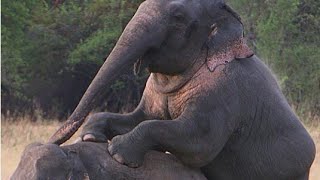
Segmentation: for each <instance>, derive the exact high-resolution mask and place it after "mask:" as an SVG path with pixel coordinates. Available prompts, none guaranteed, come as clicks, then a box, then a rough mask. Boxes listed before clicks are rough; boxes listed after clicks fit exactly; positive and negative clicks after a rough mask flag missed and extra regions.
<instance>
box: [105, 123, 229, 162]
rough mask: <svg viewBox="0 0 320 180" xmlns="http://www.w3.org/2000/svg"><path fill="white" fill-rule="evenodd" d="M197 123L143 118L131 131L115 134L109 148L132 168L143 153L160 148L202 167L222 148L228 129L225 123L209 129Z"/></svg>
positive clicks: (117, 157)
mask: <svg viewBox="0 0 320 180" xmlns="http://www.w3.org/2000/svg"><path fill="white" fill-rule="evenodd" d="M199 121H201V120H199ZM194 122H195V121H193V120H186V121H183V120H178V119H175V120H149V121H144V122H142V123H140V124H139V125H138V126H137V127H136V128H134V129H133V130H132V131H130V132H129V133H127V134H124V135H120V136H116V137H114V138H113V139H112V140H111V143H110V146H109V148H108V150H109V152H110V154H111V155H112V156H113V158H114V159H115V160H117V161H118V162H119V163H121V164H126V165H128V166H130V167H139V166H140V165H141V164H142V162H143V158H144V154H145V153H146V152H147V151H149V150H152V149H156V148H158V147H162V148H163V149H165V150H167V151H169V152H170V153H172V154H174V155H175V156H176V157H177V158H178V159H180V160H181V161H182V162H183V163H184V164H187V165H189V166H192V167H202V166H204V165H206V164H208V163H209V162H210V161H212V159H214V157H215V156H216V155H217V154H218V153H219V152H220V151H221V149H222V148H223V146H224V144H225V143H226V141H227V137H228V134H224V133H225V132H226V130H225V128H224V127H222V126H219V127H216V131H212V132H209V131H208V130H207V129H203V128H202V127H199V124H198V125H195V124H194ZM204 128H206V127H204Z"/></svg>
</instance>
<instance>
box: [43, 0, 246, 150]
mask: <svg viewBox="0 0 320 180" xmlns="http://www.w3.org/2000/svg"><path fill="white" fill-rule="evenodd" d="M242 37H243V26H242V23H241V20H240V18H239V16H238V15H237V14H236V13H235V12H234V11H233V10H232V9H231V8H230V7H229V6H227V5H226V4H225V3H224V1H223V0H146V1H145V2H143V3H142V4H141V5H140V7H139V8H138V10H137V12H136V14H135V15H134V16H133V18H132V19H131V21H130V22H129V23H128V25H127V26H126V28H125V29H124V31H123V33H122V35H121V36H120V38H119V40H118V42H117V43H116V45H115V47H114V49H113V50H112V52H111V53H110V55H109V57H108V58H107V60H106V61H105V63H104V64H103V66H102V67H101V69H100V70H99V72H98V73H97V75H96V77H95V78H94V80H93V81H92V83H91V84H90V86H89V88H88V89H87V91H86V92H85V94H84V96H83V97H82V99H81V101H80V102H79V104H78V106H77V108H76V109H75V110H74V112H73V113H72V115H71V116H70V117H69V119H68V121H67V122H66V123H65V124H64V125H63V126H62V127H61V128H60V129H59V130H58V131H57V132H56V133H55V134H54V135H53V136H52V137H51V138H50V140H49V142H50V143H55V144H61V143H63V142H65V141H66V140H68V139H69V138H70V137H71V136H72V135H73V134H74V132H75V131H77V129H78V128H79V127H80V126H81V124H82V123H83V122H84V120H85V118H86V117H87V115H88V114H89V112H90V111H91V110H92V109H93V108H94V105H95V104H96V101H97V99H99V98H101V94H103V91H104V90H105V89H106V88H107V87H110V85H111V83H112V82H113V80H114V79H115V78H116V77H118V76H119V75H120V74H121V73H123V71H125V70H126V69H127V67H130V66H133V64H135V71H136V72H138V71H139V70H140V69H143V68H148V70H149V71H150V72H152V73H161V74H165V75H176V74H181V73H185V72H189V71H190V69H196V67H197V66H200V65H203V64H205V63H207V66H208V67H209V69H211V70H213V69H214V67H215V66H217V65H219V63H221V62H217V61H212V58H211V59H208V57H211V56H212V57H219V53H220V52H223V51H224V50H225V49H228V47H229V46H230V45H231V44H234V43H238V44H239V45H238V46H235V47H236V49H235V50H232V52H233V53H231V55H230V54H229V55H230V56H232V59H234V58H237V57H240V58H241V57H242V56H248V55H250V52H249V51H247V49H246V46H243V43H242ZM203 52H205V54H206V55H207V56H206V58H199V57H200V56H202V54H203ZM247 52H249V53H247ZM216 54H218V56H214V55H216ZM220 54H221V53H220ZM222 54H223V53H222ZM224 55H225V53H224ZM213 59H214V58H213ZM216 59H217V58H216ZM218 59H219V58H218ZM212 62H214V63H212ZM222 63H226V62H222Z"/></svg>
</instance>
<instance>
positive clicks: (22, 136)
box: [1, 118, 320, 180]
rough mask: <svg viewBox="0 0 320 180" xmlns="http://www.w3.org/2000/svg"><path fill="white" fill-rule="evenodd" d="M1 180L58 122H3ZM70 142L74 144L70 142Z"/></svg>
mask: <svg viewBox="0 0 320 180" xmlns="http://www.w3.org/2000/svg"><path fill="white" fill-rule="evenodd" d="M1 121H2V122H1V123H2V125H1V130H2V132H1V144H2V147H1V150H2V152H1V165H2V166H1V171H2V175H1V179H3V180H7V179H9V176H10V175H11V174H12V173H13V171H14V170H15V168H16V167H17V165H18V162H19V160H20V155H21V153H22V151H23V149H24V148H25V146H26V145H28V144H30V143H32V142H35V141H37V142H45V141H46V140H48V138H49V137H50V135H52V134H53V133H54V131H55V130H56V129H57V128H58V127H59V125H60V124H59V123H58V122H57V121H50V122H42V121H38V122H30V121H29V120H28V119H27V118H25V119H21V120H20V121H17V122H14V123H12V122H10V121H7V120H1ZM308 130H309V132H310V133H311V135H312V137H313V139H314V141H315V142H316V145H317V149H320V124H316V125H315V124H313V125H308ZM74 137H76V136H74ZM69 142H72V140H71V141H69ZM319 170H320V153H317V156H316V160H315V162H314V164H313V166H312V168H311V173H310V179H311V180H316V179H320V171H319Z"/></svg>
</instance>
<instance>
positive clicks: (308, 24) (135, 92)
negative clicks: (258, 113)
mask: <svg viewBox="0 0 320 180" xmlns="http://www.w3.org/2000/svg"><path fill="white" fill-rule="evenodd" d="M141 2H142V0H91V1H89V0H68V1H61V0H60V1H57V0H40V1H39V0H27V1H22V0H16V1H11V0H2V1H1V5H2V11H1V15H2V19H1V20H2V24H1V25H2V26H1V30H2V31H1V42H2V46H1V52H2V54H1V60H2V61H1V63H2V71H1V75H2V76H1V92H2V94H1V96H2V102H1V103H2V110H3V111H2V112H3V113H6V112H10V113H17V114H21V113H32V112H33V111H34V110H35V109H39V108H40V109H42V110H43V111H44V112H45V114H47V115H51V114H54V113H59V114H62V117H64V116H66V115H67V114H68V113H70V111H72V110H73V108H74V107H75V105H76V104H77V102H78V101H79V99H80V98H81V96H82V94H83V92H84V91H85V89H86V88H87V86H88V84H89V83H90V81H91V80H92V78H93V77H94V75H95V73H96V72H97V70H98V68H99V66H100V65H101V64H102V63H103V62H104V60H105V58H106V57H107V55H108V54H109V53H110V51H111V50H112V47H113V46H114V44H115V42H116V41H117V39H118V37H119V36H120V34H121V32H122V30H123V28H124V27H125V25H126V24H127V22H128V21H129V20H130V18H131V17H132V15H133V14H134V12H135V11H136V9H137V7H138V5H139V4H140V3H141ZM59 3H60V4H59ZM228 3H229V4H231V6H232V7H233V8H234V9H235V10H236V11H237V12H239V14H240V15H241V16H242V19H243V21H244V24H245V27H246V35H247V37H248V41H249V42H250V44H251V46H252V47H253V48H254V49H255V51H256V53H257V54H258V55H259V56H260V57H261V58H262V59H263V61H264V62H265V63H266V64H268V65H269V66H270V67H271V68H272V70H273V71H274V72H275V74H276V76H277V78H278V80H279V82H280V85H281V87H282V88H283V91H284V93H285V95H286V96H287V98H288V99H289V101H290V104H292V105H293V107H294V108H296V110H297V112H298V113H309V112H312V114H313V115H319V114H320V98H319V97H320V60H319V59H320V55H319V46H320V29H319V27H320V1H318V0H229V1H228ZM144 81H145V76H144V77H135V76H134V75H133V73H132V72H128V73H127V74H125V75H124V76H123V77H121V78H119V80H117V81H116V82H115V84H114V85H113V86H112V87H110V89H109V90H106V91H108V94H109V96H108V97H107V98H106V99H105V100H104V102H102V104H104V105H105V104H106V105H105V106H103V108H108V110H110V109H111V110H114V111H121V110H123V111H126V110H128V109H132V107H134V106H135V105H136V104H137V103H138V101H139V98H140V95H141V91H142V89H143V86H144ZM127 89H131V90H132V92H131V93H128V92H127ZM128 104H129V105H128ZM123 106H126V108H125V109H121V107H123Z"/></svg>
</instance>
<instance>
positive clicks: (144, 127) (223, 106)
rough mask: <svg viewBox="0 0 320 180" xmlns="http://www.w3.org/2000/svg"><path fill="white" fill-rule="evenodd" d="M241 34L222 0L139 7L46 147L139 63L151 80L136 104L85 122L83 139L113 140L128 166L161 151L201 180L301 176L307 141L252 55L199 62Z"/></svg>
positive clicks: (310, 149)
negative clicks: (131, 108) (203, 178)
mask: <svg viewBox="0 0 320 180" xmlns="http://www.w3.org/2000/svg"><path fill="white" fill-rule="evenodd" d="M242 34H243V27H242V24H241V22H240V21H239V19H238V18H237V15H236V14H235V13H233V12H232V10H230V8H228V6H225V5H224V3H223V1H222V0H211V1H210V0H147V1H145V2H144V3H142V4H141V6H140V7H139V9H138V10H137V13H136V14H135V16H134V17H133V18H132V20H131V21H130V22H129V24H128V25H127V27H126V28H125V30H124V32H123V34H122V35H121V37H120V39H119V41H118V42H117V44H116V46H115V48H114V49H113V51H112V52H111V54H110V55H109V57H108V59H107V60H106V62H105V64H104V65H103V66H102V68H101V69H100V71H99V72H98V74H97V76H96V77H95V79H94V80H93V82H92V83H91V85H90V86H89V88H88V90H87V91H86V93H85V94H84V96H83V98H82V99H81V101H80V103H79V105H78V106H77V108H76V110H75V111H74V112H73V114H72V115H71V117H70V118H69V120H68V121H67V123H66V124H65V125H64V126H63V127H62V128H61V129H60V130H58V132H57V133H56V134H55V135H54V136H53V137H52V138H51V139H50V141H49V142H51V143H56V144H61V143H63V142H64V141H65V140H66V139H68V138H69V137H70V136H71V135H72V134H73V133H74V131H75V130H76V129H77V128H78V127H79V126H80V125H81V124H82V122H83V121H84V119H85V118H86V116H87V115H88V113H89V112H90V111H91V110H92V108H93V107H94V104H95V102H96V101H97V100H98V99H99V98H101V94H102V93H103V91H104V89H105V87H108V86H110V84H111V83H112V81H113V80H114V79H115V78H116V77H117V76H119V75H120V74H121V73H122V72H123V71H124V70H125V69H126V67H129V66H132V65H133V64H134V63H135V62H136V61H137V59H140V60H139V61H138V62H137V63H136V66H135V67H136V70H139V69H143V68H147V69H148V70H149V71H150V72H151V75H150V77H149V79H148V82H147V84H146V88H145V90H144V93H143V97H142V99H141V102H140V104H139V106H138V107H137V108H136V109H135V110H134V111H133V112H132V113H128V114H124V115H121V114H113V113H97V114H94V115H92V116H90V117H89V118H88V122H87V124H86V126H85V127H84V130H83V132H82V136H81V138H82V140H83V141H104V142H105V141H107V140H108V139H109V140H111V145H110V146H109V148H108V150H109V152H110V154H111V155H112V156H113V158H114V159H115V160H117V161H118V162H120V163H122V164H125V165H128V166H130V167H138V166H141V164H142V162H143V158H144V155H145V154H146V152H147V151H149V150H167V151H169V152H171V153H172V154H174V155H175V156H176V157H177V158H178V159H180V160H181V161H182V162H183V163H184V164H185V165H188V166H192V167H199V168H201V170H202V172H203V173H204V174H205V176H206V177H207V178H208V179H215V180H219V179H244V180H247V179H290V180H298V179H308V172H309V168H310V166H311V164H312V162H313V160H314V156H315V146H314V143H313V141H312V139H311V137H310V136H309V134H308V133H307V131H306V130H305V128H304V127H303V125H302V124H301V123H300V121H299V119H298V118H297V116H296V115H295V114H294V113H293V111H292V110H291V108H290V106H289V105H288V103H287V101H286V99H285V98H284V96H283V94H282V93H281V90H280V89H279V86H278V84H277V82H276V80H275V78H274V77H273V75H272V73H271V72H270V71H269V69H268V68H267V67H266V66H265V65H264V64H263V63H262V62H261V61H260V60H259V58H258V57H256V56H251V57H248V58H237V59H235V58H236V57H235V58H233V59H234V60H233V61H231V62H230V63H227V64H224V65H220V66H217V68H214V70H211V71H210V70H209V69H210V67H209V66H208V63H207V62H206V61H208V59H215V58H214V57H219V56H218V55H219V54H221V53H223V52H225V51H226V49H228V47H229V46H232V44H233V42H235V40H236V39H239V38H240V37H242ZM222 60H223V58H222Z"/></svg>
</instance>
